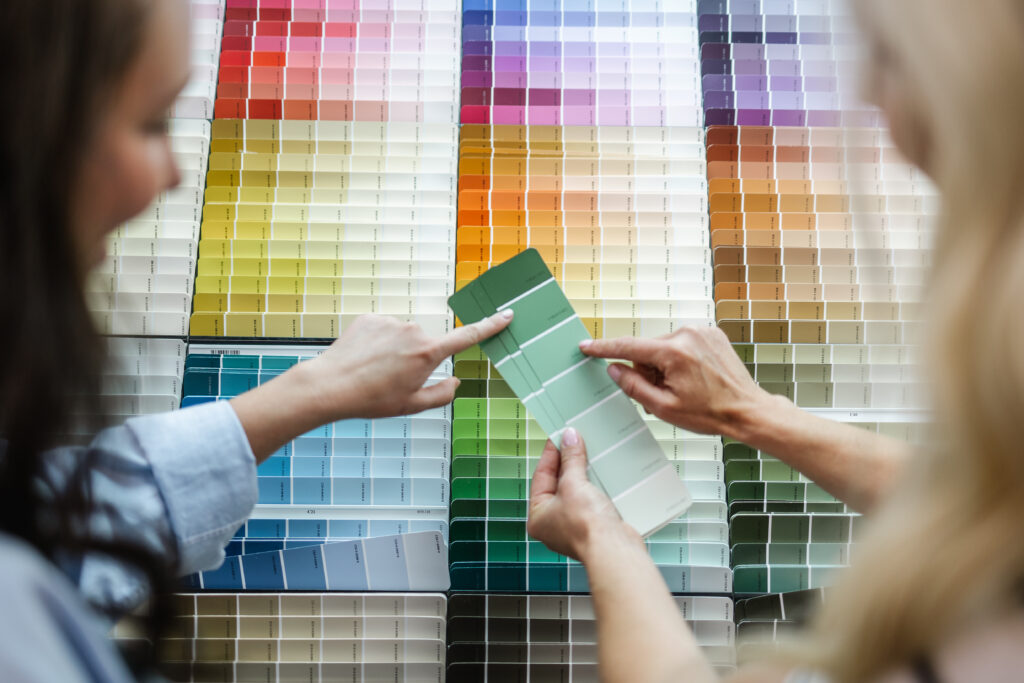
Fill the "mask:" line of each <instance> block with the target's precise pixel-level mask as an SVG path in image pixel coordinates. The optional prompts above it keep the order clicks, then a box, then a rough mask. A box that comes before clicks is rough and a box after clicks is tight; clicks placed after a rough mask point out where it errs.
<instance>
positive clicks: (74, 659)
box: [0, 401, 257, 683]
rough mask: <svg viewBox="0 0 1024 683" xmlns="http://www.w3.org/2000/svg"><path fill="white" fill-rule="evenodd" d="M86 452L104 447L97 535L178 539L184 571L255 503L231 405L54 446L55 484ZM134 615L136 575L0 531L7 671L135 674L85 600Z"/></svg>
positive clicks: (209, 553)
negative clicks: (44, 552)
mask: <svg viewBox="0 0 1024 683" xmlns="http://www.w3.org/2000/svg"><path fill="white" fill-rule="evenodd" d="M86 449H93V450H94V451H95V452H96V454H97V460H96V467H95V469H94V470H93V473H92V486H93V496H94V500H95V501H96V502H97V503H99V504H101V505H105V506H107V508H108V509H107V510H106V511H105V512H104V513H102V514H96V515H95V516H94V517H93V518H92V519H91V520H90V523H91V524H92V529H93V531H94V532H95V533H97V534H103V535H106V536H108V537H110V538H116V539H121V540H129V541H133V542H135V543H142V544H145V545H146V546H148V547H150V548H152V549H154V550H157V551H161V550H164V549H163V547H162V542H161V539H166V538H168V537H169V534H174V537H175V538H177V541H178V548H179V554H180V557H179V565H178V567H177V570H178V572H179V574H182V575H184V574H190V573H192V572H195V571H199V570H203V569H211V568H214V567H216V566H218V565H220V564H221V562H222V561H223V560H224V546H225V545H227V542H228V541H229V540H230V539H231V536H232V535H233V534H234V532H235V531H236V530H237V529H238V527H239V526H240V525H241V524H242V522H244V521H245V520H246V518H248V516H249V513H250V512H251V511H252V508H253V505H255V503H256V497H257V490H256V461H255V459H254V458H253V454H252V450H251V449H250V447H249V442H248V440H247V439H246V436H245V432H244V431H243V430H242V425H241V423H239V421H238V417H237V416H236V415H235V412H234V410H233V409H232V408H231V406H230V404H229V403H228V402H226V401H222V402H217V403H208V404H204V405H201V406H196V407H193V408H187V409H185V410H181V411H177V412H173V413H165V414H161V415H152V416H147V417H138V418H133V419H131V420H129V421H128V422H127V423H126V424H125V425H124V426H121V427H114V428H111V429H107V430H104V431H103V432H101V433H100V434H99V435H98V436H97V437H96V439H95V440H94V441H93V442H92V443H91V444H90V445H89V446H87V447H85V446H83V447H68V448H60V449H56V450H54V451H52V452H50V453H48V454H47V456H48V457H47V467H49V468H50V471H51V472H52V473H53V474H54V477H53V479H54V480H55V481H60V480H61V475H62V474H63V473H66V472H68V471H70V468H71V467H72V466H73V464H74V463H75V462H76V461H77V459H78V458H81V457H82V456H83V454H84V453H85V451H86ZM83 596H88V598H89V600H90V601H92V602H93V603H99V604H104V605H109V606H111V607H113V608H115V609H118V610H122V611H127V610H130V609H132V608H134V607H135V606H137V605H138V604H139V603H140V602H141V601H142V600H143V599H144V598H145V596H146V586H145V585H144V582H143V581H142V580H141V577H140V576H138V575H137V574H135V573H133V572H131V571H129V570H127V569H126V568H124V567H122V566H120V565H118V564H116V563H115V562H113V561H111V560H108V559H105V558H100V557H88V558H86V559H85V561H84V562H81V563H80V566H79V567H77V568H76V569H67V570H66V571H61V570H60V569H58V568H57V567H55V566H54V565H53V564H51V563H50V562H48V561H47V560H46V559H45V558H43V557H42V556H41V555H40V554H39V553H38V552H37V551H36V550H35V549H34V548H32V547H31V546H29V545H27V544H25V543H24V542H22V541H21V540H19V539H16V538H14V537H12V536H9V535H6V534H0V672H3V673H2V676H3V680H5V681H12V682H13V681H19V682H20V681H25V682H33V683H34V682H35V681H61V682H62V683H76V682H78V681H104V682H115V683H121V682H123V681H130V680H132V677H131V675H130V674H129V672H128V670H127V669H126V667H125V665H124V663H123V662H122V660H121V657H120V655H119V654H118V653H117V650H116V649H115V648H114V646H113V645H112V644H111V643H110V641H109V640H108V638H107V635H106V634H107V632H108V631H109V627H110V624H109V623H107V622H106V621H105V620H104V618H103V617H101V616H100V615H98V614H97V613H96V612H95V611H94V610H93V609H91V608H90V607H89V606H88V605H87V604H86V601H85V599H84V597H83Z"/></svg>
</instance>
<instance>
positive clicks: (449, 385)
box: [406, 377, 460, 414]
mask: <svg viewBox="0 0 1024 683" xmlns="http://www.w3.org/2000/svg"><path fill="white" fill-rule="evenodd" d="M459 384H460V382H459V378H458V377H446V378H444V379H443V380H441V381H440V382H438V383H437V384H431V385H428V386H425V387H421V388H420V389H418V390H417V391H416V393H414V394H413V395H412V396H410V397H409V402H408V403H407V405H406V409H407V410H408V411H409V414H413V413H420V412H423V411H424V410H429V409H431V408H437V407H438V406H443V405H448V404H449V403H451V402H452V401H453V400H455V390H456V389H458V388H459Z"/></svg>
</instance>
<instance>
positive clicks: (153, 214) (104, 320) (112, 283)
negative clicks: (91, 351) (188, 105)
mask: <svg viewBox="0 0 1024 683" xmlns="http://www.w3.org/2000/svg"><path fill="white" fill-rule="evenodd" d="M168 133H169V135H170V139H171V147H172V149H173V151H174V153H175V161H176V163H177V165H178V169H179V172H180V173H181V182H180V184H179V185H178V186H177V187H175V188H173V189H170V190H166V191H164V192H161V193H160V194H159V195H158V196H157V198H156V199H155V200H154V201H153V203H151V204H150V205H149V206H148V207H147V208H146V209H145V210H144V211H143V212H142V213H141V214H139V215H138V216H136V217H134V218H132V219H131V220H129V221H128V222H127V223H125V224H124V225H122V226H120V227H119V228H117V229H116V230H115V231H114V232H113V233H112V234H111V235H110V236H109V237H108V238H107V245H106V250H107V253H106V255H105V258H104V260H103V262H102V263H101V264H100V265H99V266H98V267H97V268H96V269H95V270H94V271H93V272H92V273H91V274H90V277H89V280H88V283H87V284H86V296H87V301H88V304H89V308H90V310H91V311H92V312H93V320H94V321H95V324H96V327H97V328H98V330H99V331H100V332H102V333H103V334H117V335H122V334H123V335H152V336H178V337H184V336H186V335H187V334H188V317H189V312H190V311H191V309H192V288H193V280H194V278H195V272H196V252H197V245H198V241H199V222H200V218H201V212H202V206H203V186H204V184H205V176H206V162H207V157H208V156H209V150H210V124H209V122H208V121H203V120H199V119H173V120H171V121H170V122H169V124H168Z"/></svg>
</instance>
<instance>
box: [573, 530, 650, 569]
mask: <svg viewBox="0 0 1024 683" xmlns="http://www.w3.org/2000/svg"><path fill="white" fill-rule="evenodd" d="M636 549H639V550H641V551H643V552H645V553H646V549H645V548H644V542H643V539H642V538H641V537H640V534H639V533H637V531H636V529H634V528H633V527H631V526H629V525H628V524H626V523H625V522H623V521H622V520H621V519H617V520H616V521H615V522H612V523H610V524H602V525H600V526H597V525H594V526H592V527H590V528H589V529H588V531H587V535H586V537H585V538H584V539H582V542H581V543H580V544H579V550H578V555H579V559H580V562H582V563H583V564H584V565H590V564H591V562H592V561H600V558H606V557H608V556H609V555H610V554H612V553H614V554H616V555H618V554H622V553H624V552H628V551H630V550H636Z"/></svg>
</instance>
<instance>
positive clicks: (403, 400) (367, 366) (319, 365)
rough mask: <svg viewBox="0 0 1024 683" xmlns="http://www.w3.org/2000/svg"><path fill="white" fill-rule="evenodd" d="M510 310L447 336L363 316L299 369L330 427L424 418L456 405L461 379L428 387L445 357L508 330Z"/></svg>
mask: <svg viewBox="0 0 1024 683" xmlns="http://www.w3.org/2000/svg"><path fill="white" fill-rule="evenodd" d="M506 310H507V312H506V311H503V312H501V313H497V314H495V315H493V316H491V317H489V318H484V319H483V320H481V321H479V322H476V323H473V324H471V325H463V326H462V327H458V328H456V329H455V330H453V331H451V332H449V333H448V334H446V335H444V336H443V337H431V336H430V335H428V334H427V333H426V332H424V331H423V329H422V328H420V326H419V325H416V324H414V323H405V322H402V321H400V320H398V319H396V318H392V317H389V316H383V315H363V316H360V317H358V318H356V320H355V321H353V323H352V324H351V325H349V326H348V327H347V328H346V329H345V331H344V332H343V333H342V334H341V336H339V337H338V339H337V340H335V342H334V343H333V344H331V346H330V347H328V348H327V350H325V351H324V352H323V354H321V355H320V356H318V357H317V358H315V359H313V360H310V361H308V362H307V363H301V364H300V365H298V366H296V368H302V370H303V371H304V373H305V376H306V378H307V381H308V387H309V389H310V391H311V392H312V395H313V396H314V397H316V400H317V401H318V402H319V404H320V411H319V412H320V413H321V415H322V419H323V421H324V422H333V421H335V420H340V419H345V418H351V417H360V418H377V417H391V416H394V415H408V414H411V413H418V412H420V411H422V410H427V409H429V408H436V407H437V406H442V405H445V404H448V403H451V402H452V399H454V398H455V389H456V388H457V387H458V386H459V380H458V379H457V378H455V377H448V378H446V379H444V380H441V381H440V382H438V383H436V384H433V385H430V386H424V383H425V382H426V381H427V380H428V379H429V378H430V374H431V373H432V372H433V371H434V369H436V368H437V366H438V365H440V363H441V362H442V361H444V359H445V358H448V357H449V356H454V355H455V354H456V353H459V352H460V351H463V350H465V349H468V348H469V347H471V346H473V345H474V344H478V343H479V342H481V341H483V340H484V339H487V338H488V337H491V336H493V335H495V334H497V333H498V332H500V331H501V330H503V329H505V327H507V326H508V324H509V322H510V321H511V320H512V311H511V309H506ZM303 366H305V367H303Z"/></svg>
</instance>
